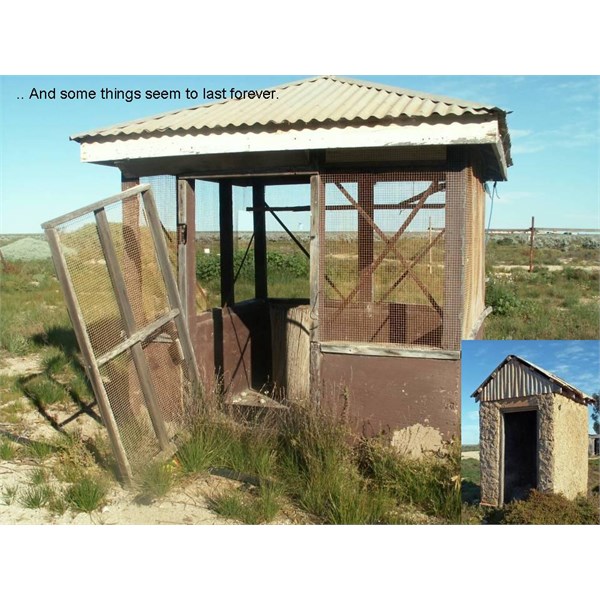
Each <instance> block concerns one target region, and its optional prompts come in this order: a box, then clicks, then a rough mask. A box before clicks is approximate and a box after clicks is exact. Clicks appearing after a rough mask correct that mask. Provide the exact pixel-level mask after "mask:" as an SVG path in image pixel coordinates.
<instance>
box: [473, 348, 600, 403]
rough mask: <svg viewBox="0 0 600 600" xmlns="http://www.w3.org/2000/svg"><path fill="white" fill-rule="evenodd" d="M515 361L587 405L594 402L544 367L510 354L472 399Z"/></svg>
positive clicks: (474, 393)
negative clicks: (508, 364) (505, 367)
mask: <svg viewBox="0 0 600 600" xmlns="http://www.w3.org/2000/svg"><path fill="white" fill-rule="evenodd" d="M513 360H516V361H519V362H520V363H521V364H523V365H525V366H526V367H529V368H530V369H533V370H534V371H535V372H537V373H538V374H540V375H542V376H544V377H545V378H546V379H547V380H548V381H551V382H553V383H555V384H558V385H559V386H560V387H561V388H563V389H565V390H568V391H570V392H572V393H573V394H574V395H575V396H577V398H578V399H579V400H581V401H582V402H585V403H586V404H591V403H592V402H594V399H593V398H592V397H591V396H589V395H588V394H586V393H585V392H582V391H581V390H580V389H578V388H576V387H575V386H573V385H571V384H570V383H567V382H566V381H565V380H564V379H561V378H560V377H558V376H557V375H555V374H554V373H550V371H546V370H545V369H542V367H538V366H537V365H534V364H533V363H532V362H529V361H528V360H525V359H524V358H521V357H520V356H516V355H515V354H510V355H509V356H507V357H506V358H505V359H504V360H503V361H502V362H501V363H500V364H499V365H498V366H497V367H496V368H495V369H494V370H493V371H492V373H490V374H489V376H488V377H486V379H485V381H484V382H483V383H482V384H481V385H480V386H479V387H478V388H477V389H476V390H475V391H474V392H473V393H472V394H471V396H472V397H477V396H479V395H480V393H481V391H482V390H483V388H484V387H486V386H487V385H488V384H489V383H490V381H491V380H492V379H493V378H494V377H495V376H496V374H497V373H498V372H499V371H500V370H501V369H502V368H503V367H504V365H506V364H507V363H509V362H510V361H513Z"/></svg>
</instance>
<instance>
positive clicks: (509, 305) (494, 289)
mask: <svg viewBox="0 0 600 600" xmlns="http://www.w3.org/2000/svg"><path fill="white" fill-rule="evenodd" d="M485 301H486V304H487V305H488V306H491V307H492V308H493V309H494V312H495V313H496V314H497V315H502V316H504V315H510V314H514V313H516V312H518V311H519V310H520V309H522V308H523V302H522V300H520V299H519V298H518V296H517V295H516V293H515V291H514V289H513V287H512V286H510V285H509V284H506V283H504V282H500V281H498V280H495V279H490V281H489V282H488V284H487V287H486V293H485Z"/></svg>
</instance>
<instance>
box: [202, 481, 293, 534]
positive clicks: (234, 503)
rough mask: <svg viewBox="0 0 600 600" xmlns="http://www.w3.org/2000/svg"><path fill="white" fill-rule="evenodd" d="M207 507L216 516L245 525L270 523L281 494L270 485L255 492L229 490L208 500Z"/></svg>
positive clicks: (276, 510) (279, 502)
mask: <svg viewBox="0 0 600 600" xmlns="http://www.w3.org/2000/svg"><path fill="white" fill-rule="evenodd" d="M209 507H210V508H211V509H212V510H214V511H215V512H216V513H217V514H219V515H221V516H223V517H225V518H227V519H232V520H235V521H240V522H241V523H245V524H246V525H259V524H261V523H270V522H271V521H273V519H275V517H276V516H277V515H278V513H279V510H280V507H281V492H280V490H279V489H278V488H277V487H276V486H274V485H272V484H265V485H261V486H260V487H259V488H258V489H257V490H241V489H237V490H231V491H227V492H222V493H221V494H218V495H215V496H213V497H212V498H210V499H209Z"/></svg>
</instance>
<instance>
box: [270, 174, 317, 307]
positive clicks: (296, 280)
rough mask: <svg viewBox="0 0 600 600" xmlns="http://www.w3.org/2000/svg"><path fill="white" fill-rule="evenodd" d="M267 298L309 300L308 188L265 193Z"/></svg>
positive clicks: (288, 187)
mask: <svg viewBox="0 0 600 600" xmlns="http://www.w3.org/2000/svg"><path fill="white" fill-rule="evenodd" d="M265 201H266V205H267V206H268V207H269V208H270V209H271V211H272V212H271V211H267V212H266V232H267V234H266V235H267V272H268V295H269V298H290V299H308V298H309V296H310V283H309V271H310V257H309V245H310V186H308V185H306V184H298V185H296V184H293V185H275V186H268V187H267V188H266V192H265Z"/></svg>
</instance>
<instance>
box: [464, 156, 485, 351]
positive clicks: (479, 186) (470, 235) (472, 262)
mask: <svg viewBox="0 0 600 600" xmlns="http://www.w3.org/2000/svg"><path fill="white" fill-rule="evenodd" d="M465 177H466V198H465V200H466V205H465V248H464V280H465V289H464V309H463V310H464V319H463V331H462V337H463V339H468V338H469V336H471V335H473V334H475V333H476V332H473V331H472V330H473V327H474V326H475V324H476V322H477V320H478V318H479V317H480V316H481V314H482V312H483V310H484V309H485V260H484V258H485V249H484V239H483V236H484V231H485V188H484V185H483V182H482V181H481V180H480V179H479V178H478V177H477V176H476V171H475V170H474V169H473V168H472V167H468V168H467V169H466V173H465Z"/></svg>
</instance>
